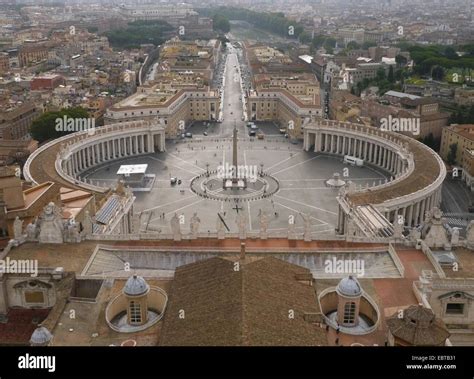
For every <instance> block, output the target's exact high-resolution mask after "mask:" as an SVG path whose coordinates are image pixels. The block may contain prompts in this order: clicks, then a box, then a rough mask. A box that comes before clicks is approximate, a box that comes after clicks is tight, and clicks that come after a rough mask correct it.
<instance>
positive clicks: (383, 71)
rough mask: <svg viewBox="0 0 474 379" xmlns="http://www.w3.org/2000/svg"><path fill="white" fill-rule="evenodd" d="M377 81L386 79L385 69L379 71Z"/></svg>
mask: <svg viewBox="0 0 474 379" xmlns="http://www.w3.org/2000/svg"><path fill="white" fill-rule="evenodd" d="M376 79H377V81H382V80H384V79H385V69H384V68H383V67H380V68H379V69H378V70H377V76H376Z"/></svg>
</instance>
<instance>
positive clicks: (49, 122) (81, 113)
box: [30, 107, 89, 143]
mask: <svg viewBox="0 0 474 379" xmlns="http://www.w3.org/2000/svg"><path fill="white" fill-rule="evenodd" d="M65 118H66V120H70V119H71V120H78V119H88V118H89V113H88V112H87V110H85V109H84V108H81V107H76V108H68V109H62V110H60V111H56V112H45V113H43V114H42V115H41V116H39V117H38V118H37V119H36V120H35V121H33V124H32V125H31V128H30V134H31V136H32V137H33V138H34V139H35V140H37V141H38V142H39V143H42V142H45V141H48V140H51V139H55V138H59V137H62V136H65V135H67V134H70V133H73V132H74V131H75V130H69V131H68V130H67V128H63V130H58V128H57V125H58V120H64V119H65Z"/></svg>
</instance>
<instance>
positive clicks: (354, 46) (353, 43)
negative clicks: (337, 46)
mask: <svg viewBox="0 0 474 379" xmlns="http://www.w3.org/2000/svg"><path fill="white" fill-rule="evenodd" d="M359 48H360V46H359V44H358V43H357V42H356V41H351V42H349V43H348V44H347V49H348V50H355V49H359Z"/></svg>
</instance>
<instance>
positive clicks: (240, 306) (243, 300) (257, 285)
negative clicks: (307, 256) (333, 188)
mask: <svg viewBox="0 0 474 379" xmlns="http://www.w3.org/2000/svg"><path fill="white" fill-rule="evenodd" d="M234 265H235V264H234V262H232V261H229V260H225V259H222V258H211V259H209V260H205V261H200V262H196V263H193V264H189V265H185V266H181V267H179V268H178V269H177V270H176V273H175V278H174V281H173V284H172V287H171V291H170V294H169V295H170V296H169V303H168V307H167V310H166V314H165V317H164V324H163V329H162V333H161V338H160V341H159V344H160V345H165V346H169V345H173V346H183V345H188V346H189V345H191V346H198V345H201V346H202V345H206V346H240V345H244V346H262V345H275V346H278V345H279V346H288V345H305V346H315V345H326V344H327V339H326V332H325V331H324V330H323V329H321V328H319V327H317V326H315V325H313V324H311V323H309V322H307V321H305V320H304V314H305V312H307V313H318V311H319V308H318V305H317V299H316V294H315V291H314V288H313V287H312V286H310V285H309V284H307V283H306V284H304V283H301V282H298V281H297V280H296V275H297V274H298V275H301V274H303V275H304V274H309V271H308V270H307V269H304V268H302V267H299V266H295V265H293V264H290V263H286V262H284V261H281V260H279V259H276V258H271V257H267V258H264V259H261V260H258V261H254V262H252V263H247V264H241V265H240V269H239V270H238V271H235V270H234V267H235V266H234ZM181 309H182V310H184V312H185V313H184V318H183V319H180V318H179V317H178V315H179V311H180V310H181ZM290 310H293V311H294V319H291V318H289V312H290Z"/></svg>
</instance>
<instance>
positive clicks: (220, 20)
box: [212, 14, 230, 33]
mask: <svg viewBox="0 0 474 379" xmlns="http://www.w3.org/2000/svg"><path fill="white" fill-rule="evenodd" d="M212 27H213V29H214V30H215V31H218V32H221V33H228V32H229V31H230V22H229V19H228V18H227V17H226V16H224V15H222V14H215V15H214V17H213V18H212Z"/></svg>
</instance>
